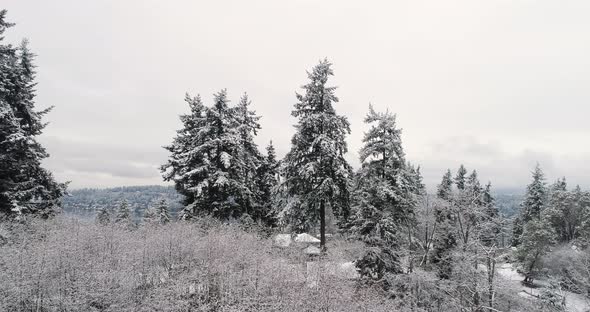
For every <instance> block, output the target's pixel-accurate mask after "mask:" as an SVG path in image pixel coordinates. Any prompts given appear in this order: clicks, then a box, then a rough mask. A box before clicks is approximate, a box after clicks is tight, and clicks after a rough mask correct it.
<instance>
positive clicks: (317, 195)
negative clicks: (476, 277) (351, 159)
mask: <svg viewBox="0 0 590 312" xmlns="http://www.w3.org/2000/svg"><path fill="white" fill-rule="evenodd" d="M331 66H332V64H331V63H329V62H328V60H323V61H320V63H319V64H318V65H316V66H315V67H314V68H313V69H312V71H311V72H308V77H309V83H307V84H306V85H304V86H303V87H302V88H303V90H304V93H303V94H297V100H298V103H296V104H295V110H294V111H293V112H292V114H293V116H294V117H297V118H298V123H297V125H296V126H295V127H296V133H295V135H294V136H293V138H292V140H291V143H292V145H291V150H290V151H289V152H288V153H287V155H286V156H285V159H284V164H283V166H282V170H283V176H284V178H285V179H284V181H283V182H282V186H281V187H282V189H283V191H284V192H285V196H286V197H285V198H286V203H285V205H284V206H283V207H282V208H283V209H282V210H281V211H280V212H279V216H280V217H281V219H282V220H283V221H285V222H287V223H288V224H290V225H291V226H292V227H293V228H294V229H295V230H297V231H306V230H309V229H311V228H312V227H314V226H315V225H316V224H317V222H318V221H319V223H320V240H321V243H320V244H321V247H322V248H324V249H325V246H326V237H325V229H326V223H325V221H326V207H327V206H330V208H331V209H332V211H333V212H334V214H335V216H336V217H337V218H339V219H340V220H344V219H347V218H348V215H349V187H350V178H351V175H352V174H351V172H352V170H351V167H350V165H349V164H348V162H347V161H346V160H345V159H344V154H345V153H346V152H347V146H346V141H345V137H346V135H347V134H349V133H350V124H349V122H348V120H347V119H346V117H344V116H339V115H337V114H336V111H335V110H334V106H333V104H334V103H336V102H338V98H337V97H336V96H335V95H334V91H335V87H329V86H327V83H328V78H329V77H330V76H332V75H333V74H334V73H333V71H332V68H331Z"/></svg>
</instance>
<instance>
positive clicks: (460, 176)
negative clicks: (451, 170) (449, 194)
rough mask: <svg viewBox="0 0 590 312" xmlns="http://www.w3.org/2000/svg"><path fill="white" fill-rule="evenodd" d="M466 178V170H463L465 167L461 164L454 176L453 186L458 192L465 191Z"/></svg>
mask: <svg viewBox="0 0 590 312" xmlns="http://www.w3.org/2000/svg"><path fill="white" fill-rule="evenodd" d="M466 178H467V169H465V166H463V165H462V164H461V166H459V169H458V170H457V175H456V176H455V185H456V186H457V189H458V190H464V189H465V183H466V182H467V181H466Z"/></svg>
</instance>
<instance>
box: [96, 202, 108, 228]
mask: <svg viewBox="0 0 590 312" xmlns="http://www.w3.org/2000/svg"><path fill="white" fill-rule="evenodd" d="M96 223H98V224H100V225H107V224H109V223H111V211H110V208H107V207H106V206H102V207H100V208H99V209H98V211H97V213H96Z"/></svg>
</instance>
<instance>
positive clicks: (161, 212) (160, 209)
mask: <svg viewBox="0 0 590 312" xmlns="http://www.w3.org/2000/svg"><path fill="white" fill-rule="evenodd" d="M169 210H170V209H169V208H168V203H167V202H166V199H164V198H162V199H161V200H160V202H159V203H158V206H157V207H156V220H158V221H157V222H159V223H160V224H166V223H168V222H170V220H171V218H170V212H169Z"/></svg>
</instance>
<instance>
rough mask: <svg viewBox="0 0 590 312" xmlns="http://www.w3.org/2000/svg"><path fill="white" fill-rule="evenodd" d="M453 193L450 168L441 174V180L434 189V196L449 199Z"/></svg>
mask: <svg viewBox="0 0 590 312" xmlns="http://www.w3.org/2000/svg"><path fill="white" fill-rule="evenodd" d="M452 195H453V174H452V173H451V170H450V169H449V170H447V172H446V173H445V174H444V175H443V178H442V181H441V182H440V184H439V185H438V187H437V190H436V197H438V198H440V199H444V200H451V197H452Z"/></svg>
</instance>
